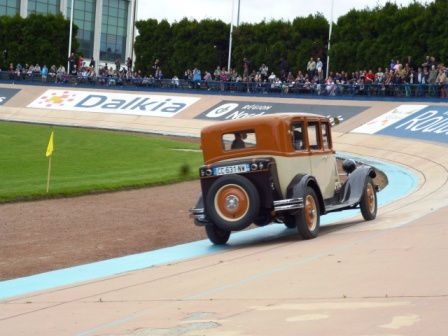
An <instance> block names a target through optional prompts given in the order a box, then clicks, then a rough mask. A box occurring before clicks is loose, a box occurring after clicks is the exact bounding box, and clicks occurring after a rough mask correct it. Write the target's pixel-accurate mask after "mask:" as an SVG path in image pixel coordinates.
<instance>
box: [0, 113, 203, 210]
mask: <svg viewBox="0 0 448 336" xmlns="http://www.w3.org/2000/svg"><path fill="white" fill-rule="evenodd" d="M53 129H54V132H55V151H54V153H53V158H52V170H51V183H50V192H49V193H48V194H47V193H46V182H47V169H48V158H46V157H45V151H46V148H47V144H48V140H49V137H50V127H48V126H40V125H30V124H20V123H10V122H0V202H7V201H14V200H24V199H36V198H45V197H56V196H70V195H79V194H84V193H90V192H95V191H104V190H117V189H122V188H131V187H142V186H150V185H160V184H168V183H174V182H179V181H184V180H189V179H194V178H196V177H197V176H198V173H197V172H198V170H197V168H198V167H199V166H200V165H201V164H202V153H201V152H199V151H197V152H196V151H176V150H174V149H193V150H197V149H199V145H198V144H195V143H188V142H181V141H174V140H169V139H163V138H156V137H149V136H145V135H137V134H129V133H122V132H112V131H99V130H90V129H80V128H67V127H54V128H53ZM187 165H188V167H189V168H190V169H189V172H187V173H186V174H185V170H188V169H185V167H186V166H187ZM182 167H184V169H182ZM182 170H183V171H184V173H182Z"/></svg>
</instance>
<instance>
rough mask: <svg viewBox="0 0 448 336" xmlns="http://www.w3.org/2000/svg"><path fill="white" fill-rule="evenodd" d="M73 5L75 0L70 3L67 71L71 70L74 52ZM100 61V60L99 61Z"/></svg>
mask: <svg viewBox="0 0 448 336" xmlns="http://www.w3.org/2000/svg"><path fill="white" fill-rule="evenodd" d="M73 6H74V0H72V2H71V5H70V32H69V36H68V58H67V73H69V72H70V60H69V58H70V55H71V54H72V37H73V36H72V35H73ZM97 62H98V61H97Z"/></svg>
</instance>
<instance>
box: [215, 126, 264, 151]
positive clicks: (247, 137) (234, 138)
mask: <svg viewBox="0 0 448 336" xmlns="http://www.w3.org/2000/svg"><path fill="white" fill-rule="evenodd" d="M256 145H257V137H256V136H255V131H254V130H241V131H235V132H232V133H225V134H223V136H222V148H224V150H226V151H231V150H238V149H243V148H253V147H256Z"/></svg>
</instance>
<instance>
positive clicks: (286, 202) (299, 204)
mask: <svg viewBox="0 0 448 336" xmlns="http://www.w3.org/2000/svg"><path fill="white" fill-rule="evenodd" d="M302 208H303V198H301V197H299V198H288V199H283V200H278V201H274V211H275V212H281V211H289V210H296V209H302Z"/></svg>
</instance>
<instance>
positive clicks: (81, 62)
mask: <svg viewBox="0 0 448 336" xmlns="http://www.w3.org/2000/svg"><path fill="white" fill-rule="evenodd" d="M83 66H84V57H82V55H79V57H78V66H77V68H78V69H79V70H81V68H82V67H83Z"/></svg>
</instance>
